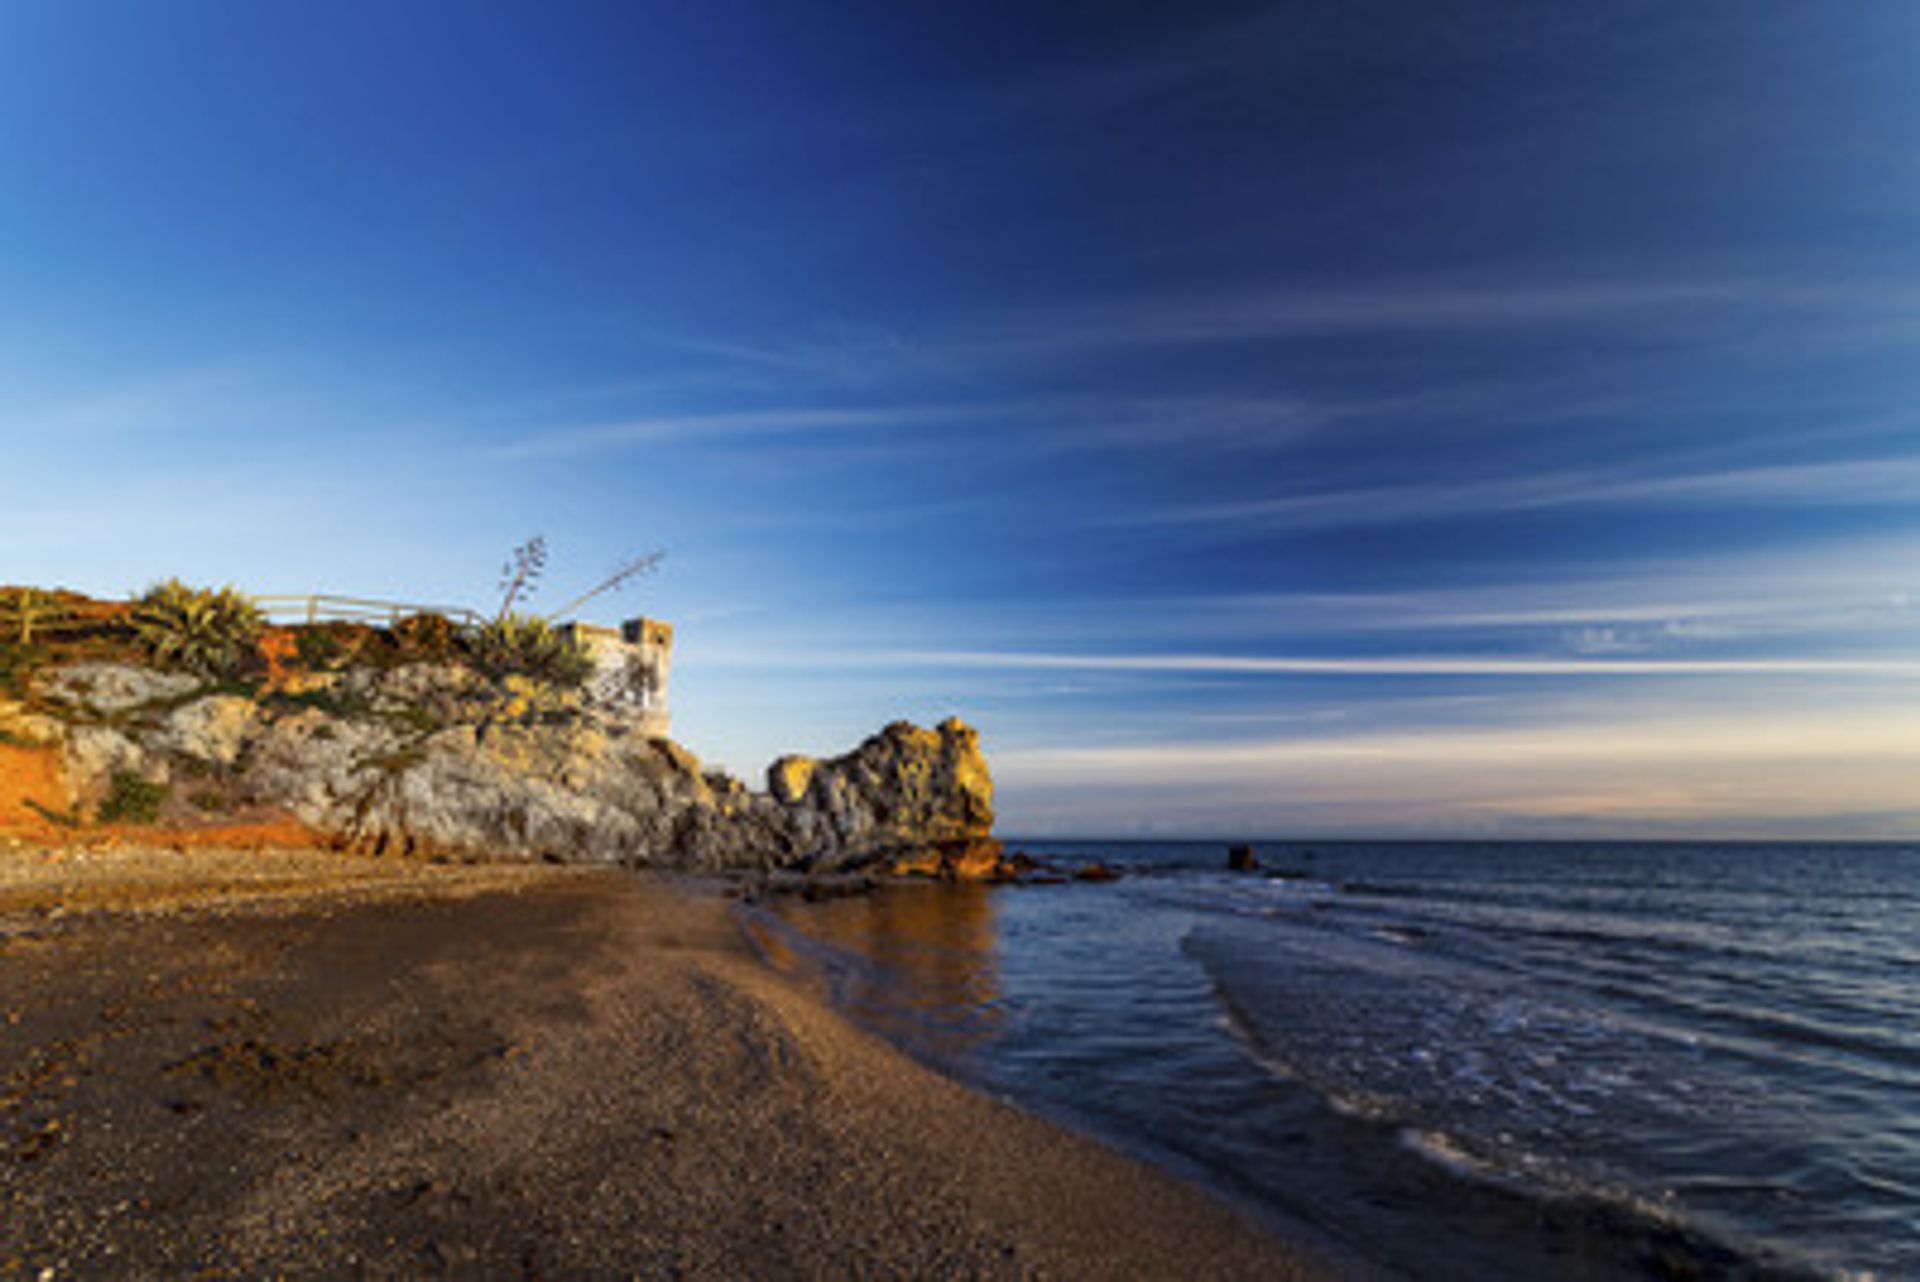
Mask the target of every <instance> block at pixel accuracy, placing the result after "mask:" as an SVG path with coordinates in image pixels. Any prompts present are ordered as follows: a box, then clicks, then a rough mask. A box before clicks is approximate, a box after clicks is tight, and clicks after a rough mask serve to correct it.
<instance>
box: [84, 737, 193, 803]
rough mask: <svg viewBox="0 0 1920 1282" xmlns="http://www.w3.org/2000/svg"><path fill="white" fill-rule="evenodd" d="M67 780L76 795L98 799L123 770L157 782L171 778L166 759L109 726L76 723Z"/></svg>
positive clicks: (90, 799) (88, 798) (87, 798)
mask: <svg viewBox="0 0 1920 1282" xmlns="http://www.w3.org/2000/svg"><path fill="white" fill-rule="evenodd" d="M64 747H65V749H66V752H65V756H66V765H67V782H68V784H69V786H70V787H71V789H72V791H73V792H74V794H75V795H76V796H79V797H82V798H85V799H86V800H89V801H96V800H98V799H99V798H100V797H102V796H104V795H105V794H106V791H107V789H108V788H109V787H110V786H111V785H112V782H113V776H114V775H116V774H120V773H122V772H124V773H127V774H132V775H138V776H140V777H141V778H143V779H149V780H152V781H153V782H155V783H164V782H166V780H167V769H166V762H165V760H164V758H162V757H160V756H158V755H157V754H154V753H149V752H148V751H146V749H144V748H143V747H141V745H140V744H139V743H137V742H135V741H134V740H133V739H131V738H129V737H128V736H127V735H124V734H122V733H121V732H120V731H118V730H114V729H111V728H109V727H107V726H75V727H73V728H72V730H70V731H69V732H68V733H67V735H66V742H65V744H64Z"/></svg>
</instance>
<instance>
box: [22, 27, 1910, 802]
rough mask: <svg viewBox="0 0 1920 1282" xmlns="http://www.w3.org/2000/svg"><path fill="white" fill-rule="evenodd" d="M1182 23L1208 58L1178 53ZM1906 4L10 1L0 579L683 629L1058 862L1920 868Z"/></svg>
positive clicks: (757, 687) (711, 680)
mask: <svg viewBox="0 0 1920 1282" xmlns="http://www.w3.org/2000/svg"><path fill="white" fill-rule="evenodd" d="M1197 8H1204V13H1201V14H1200V15H1199V16H1196V12H1195V11H1196V9H1197ZM1916 52H1920V8H1916V7H1915V6H1912V5H1910V4H1906V3H1904V2H1901V3H1895V2H1892V0H1886V2H1873V0H1862V2H1861V3H1854V4H1848V5H1844V6H1833V5H1814V4H1810V3H1797V4H1788V3H1780V2H1777V0H1741V2H1739V3H1690V4H1687V5H1672V4H1665V3H1653V2H1651V0H1649V2H1648V3H1626V2H1620V3H1603V4H1596V5H1589V6H1562V5H1555V6H1548V5H1539V4H1533V3H1512V4H1503V3H1430V4H1418V5H1415V4H1405V3H1398V4H1380V3H1366V2H1365V0H1361V2H1357V3H1355V2H1343V3H1331V2H1328V3H1294V4H1277V5H1257V6H1256V5H1245V6H1240V5H1232V4H1222V5H1215V6H1205V7H1196V6H1192V5H1174V4H1163V5H1131V4H1117V3H1105V4H1058V5H1045V6H1035V5H1011V4H981V3H969V4H954V5H911V6H902V5H881V4H874V5H849V4H835V5H809V4H801V3H794V2H792V0H787V2H783V3H778V4H773V3H767V4H746V3H715V4H702V5H679V4H652V5H647V4H628V3H619V4H614V3H609V4H588V3H565V4H550V5H538V6H536V5H529V4H504V3H503V4H474V3H466V2H462V3H440V4H435V3H426V2H424V0H422V2H416V3H409V4H406V5H393V4H387V3H352V2H346V3H336V4H330V5H325V6H314V5H291V4H270V3H240V2H239V0H229V2H222V3H211V2H190V0H181V2H180V3H175V4H168V5H152V4H145V3H133V2H131V0H119V2H106V0H102V2H98V3H95V2H92V0H81V2H76V0H59V2H58V3H52V2H49V3H39V2H37V0H14V2H13V3H10V4H6V5H4V6H0V173H4V174H5V175H6V177H5V180H4V182H0V432H3V433H4V438H5V442H6V446H7V449H6V458H7V463H6V469H7V477H8V480H9V481H10V484H9V485H8V487H7V489H8V499H7V501H6V502H5V503H4V504H3V505H0V580H7V581H32V582H43V583H59V584H64V585H67V586H72V587H76V588H81V589H84V590H89V591H93V592H97V593H101V594H118V593H122V592H126V591H129V590H132V589H137V588H139V587H141V586H143V585H144V584H145V583H147V582H149V581H151V580H153V579H155V578H158V577H163V576H166V575H170V574H179V575H182V576H184V577H187V578H189V579H195V580H202V581H211V582H226V581H232V582H236V583H238V584H240V585H242V586H244V587H248V588H251V589H254V590H258V591H289V592H291V591H299V592H304V591H313V590H328V591H343V592H354V593H360V594H366V595H376V596H393V597H400V598H404V599H410V600H431V601H440V600H446V601H453V602H466V603H471V604H474V605H478V606H484V605H486V604H487V603H488V602H489V600H490V599H491V597H492V595H493V591H492V589H493V581H494V577H495V572H496V569H497V567H498V565H499V562H500V561H501V559H502V558H503V556H504V554H505V553H506V551H507V549H508V548H509V547H511V546H512V545H513V544H515V543H517V542H519V541H520V540H522V539H524V538H525V537H527V536H528V535H530V534H532V533H534V532H536V531H539V532H544V533H545V534H546V536H547V538H548V540H549V542H550V543H551V544H552V546H553V561H552V569H551V571H550V578H549V583H548V586H547V587H546V589H545V595H544V597H543V598H537V599H536V604H538V601H539V600H540V599H545V600H547V601H549V602H550V603H553V604H557V603H558V602H559V601H561V600H564V599H565V597H566V596H567V595H570V593H568V592H567V589H568V588H570V587H573V586H575V585H581V586H584V585H585V584H586V583H588V582H591V581H592V580H593V579H594V578H596V577H597V576H599V575H600V574H603V573H605V572H606V571H607V570H609V569H610V568H611V567H612V566H613V565H614V564H616V563H617V562H618V561H619V559H620V558H621V557H622V556H623V555H625V554H627V553H630V552H634V551H640V550H645V549H648V548H653V547H664V548H666V549H667V550H668V554H669V555H668V560H667V562H666V564H665V566H664V568H663V570H662V572H661V573H660V574H659V575H658V576H657V577H655V578H653V579H651V580H649V581H647V582H646V583H645V584H644V585H643V587H642V588H641V589H639V590H638V591H637V592H634V593H631V594H629V595H627V596H625V597H623V598H619V599H616V600H615V601H613V602H612V603H610V604H609V605H608V606H607V607H606V609H605V610H604V611H603V612H602V613H603V616H604V617H605V618H608V619H611V618H614V617H618V616H619V615H621V614H625V613H638V612H645V613H648V614H653V615H657V616H660V617H664V618H667V619H669V620H672V621H673V622H674V623H675V624H676V625H677V626H678V628H679V649H678V657H677V660H676V672H675V690H674V705H675V716H676V725H677V727H678V731H679V734H680V735H681V737H682V738H683V739H684V740H685V741H686V742H687V743H688V744H689V746H691V747H693V748H694V749H695V750H696V751H698V752H700V753H701V754H702V755H704V756H706V757H708V758H709V759H713V760H718V761H720V762H722V763H724V764H726V765H727V766H729V767H731V768H733V769H735V770H737V771H740V772H742V773H748V774H753V773H757V771H758V770H759V768H760V767H761V766H762V765H763V764H764V762H765V761H766V760H767V759H769V758H770V757H771V756H773V755H774V754H775V753H776V752H779V751H782V750H786V749H793V748H797V749H803V750H809V751H816V752H826V751H835V750H839V749H842V748H845V747H847V746H850V745H851V744H852V743H853V742H855V741H857V740H858V739H859V738H860V737H861V736H862V735H863V734H864V733H866V732H868V731H869V730H871V729H872V728H874V727H875V726H877V725H878V724H880V723H882V722H884V721H886V720H889V719H892V718H894V717H896V716H907V717H912V718H915V719H919V720H923V721H926V720H932V719H938V718H939V717H941V716H944V715H946V714H948V713H959V714H960V715H963V716H965V717H966V718H968V719H969V720H971V721H974V722H975V723H977V724H979V725H980V726H981V727H982V729H983V730H984V732H985V734H986V738H987V744H988V747H989V750H990V752H991V754H992V756H993V759H994V762H995V767H996V774H997V776H998V778H999V781H1000V784H1001V794H1002V808H1003V816H1004V822H1003V827H1004V828H1005V829H1006V830H1008V831H1010V832H1013V833H1018V834H1035V835H1037V834H1042V833H1105V834H1126V833H1153V832H1193V833H1207V834H1214V833H1223V834H1224V833H1263V834H1276V835H1287V834H1293V833H1300V834H1332V833H1345V834H1355V835H1363V834H1391V835H1406V834H1411V835H1478V834H1494V835H1515V836H1524V835H1562V836H1578V835H1590V834H1611V835H1625V836H1632V835H1645V834H1653V835H1686V834H1691V833H1713V834H1722V835H1780V836H1798V835H1841V836H1871V835H1913V834H1914V833H1916V832H1920V646H1917V645H1916V642H1920V613H1917V612H1916V611H1917V609H1920V396H1916V393H1920V362H1916V361H1915V360H1914V359H1913V354H1914V351H1915V346H1916V340H1917V339H1920V262H1916V261H1915V260H1916V254H1915V250H1916V248H1920V235H1917V233H1920V145H1916V143H1915V141H1914V140H1915V139H1916V138H1920V78H1916V77H1915V76H1914V75H1913V74H1912V66H1913V60H1914V56H1915V54H1916Z"/></svg>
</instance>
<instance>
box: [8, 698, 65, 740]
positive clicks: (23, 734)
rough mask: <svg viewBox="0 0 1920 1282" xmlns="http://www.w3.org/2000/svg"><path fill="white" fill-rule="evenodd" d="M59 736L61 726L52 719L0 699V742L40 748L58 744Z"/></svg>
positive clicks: (21, 705) (20, 705)
mask: <svg viewBox="0 0 1920 1282" xmlns="http://www.w3.org/2000/svg"><path fill="white" fill-rule="evenodd" d="M60 735H61V725H60V723H59V722H58V721H55V720H54V719H53V718H52V717H43V716H41V715H40V714H39V713H37V712H30V711H28V709H27V707H26V706H25V705H24V704H20V703H16V702H14V701H13V700H11V699H0V742H7V741H12V742H15V743H18V744H21V745H24V746H26V747H30V748H40V747H46V746H48V745H50V744H57V743H59V742H60Z"/></svg>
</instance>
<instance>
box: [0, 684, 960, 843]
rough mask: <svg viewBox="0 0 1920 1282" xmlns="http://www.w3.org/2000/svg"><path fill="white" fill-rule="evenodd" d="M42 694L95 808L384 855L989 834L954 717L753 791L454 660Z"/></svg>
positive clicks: (616, 718)
mask: <svg viewBox="0 0 1920 1282" xmlns="http://www.w3.org/2000/svg"><path fill="white" fill-rule="evenodd" d="M35 696H36V698H35V700H34V702H35V703H36V704H37V705H38V706H39V707H41V708H42V709H45V710H46V712H45V715H41V716H39V717H38V718H37V719H36V720H35V721H34V722H33V726H32V728H33V729H35V730H36V731H37V732H39V736H40V737H41V738H42V739H43V740H45V741H49V742H53V743H55V744H56V745H57V747H58V748H59V750H60V751H61V753H62V754H63V756H64V761H65V765H66V770H67V776H68V781H69V783H70V785H71V788H72V792H73V795H74V799H75V801H76V803H77V804H78V805H80V806H81V807H82V808H83V809H84V808H85V807H87V806H90V805H97V804H98V802H99V801H100V799H101V798H102V797H103V796H104V795H105V794H106V792H107V791H108V789H109V787H110V786H111V784H112V781H113V779H114V778H115V777H116V776H118V775H121V774H131V775H135V776H137V777H139V778H140V779H142V780H145V781H147V782H149V783H154V784H159V785H168V786H170V787H171V786H173V785H181V786H182V788H184V787H186V786H190V787H191V788H192V789H194V790H196V794H195V795H197V796H198V797H200V799H201V801H200V803H199V804H207V805H211V804H215V803H216V802H217V803H218V804H222V805H227V804H231V805H232V806H234V807H239V808H247V807H252V808H266V809H272V810H275V811H280V812H284V813H287V814H291V815H292V816H294V817H295V818H298V819H299V820H301V821H302V822H303V823H305V824H306V825H308V826H309V827H311V828H313V829H314V830H315V831H317V832H319V833H322V834H324V835H326V836H327V837H329V838H331V839H333V840H336V841H339V842H341V843H343V844H351V845H355V846H360V847H366V848H372V849H394V850H410V851H424V852H445V853H450V854H460V855H470V856H485V857H505V858H521V859H551V860H558V861H564V862H594V863H617V864H625V865H630V866H646V867H659V868H676V869H697V870H715V869H721V868H740V867H745V868H779V867H805V868H818V869H836V868H851V867H856V866H859V865H862V864H864V863H867V862H872V861H875V860H879V859H881V858H891V857H894V856H897V855H898V854H899V853H900V852H902V851H905V850H909V849H912V848H916V847H924V846H942V845H949V844H962V843H966V842H969V841H975V840H978V839H980V838H984V837H986V836H987V835H988V834H989V832H990V829H991V827H992V823H993V784H992V780H991V777H990V776H989V774H988V770H987V765H986V761H985V759H984V757H983V756H982V755H981V752H980V746H979V736H978V734H977V733H976V732H975V731H974V730H972V729H971V728H970V727H968V726H966V725H964V724H962V723H961V722H959V721H957V720H956V721H948V722H946V723H945V724H943V725H941V726H940V727H938V728H937V729H934V730H924V729H921V728H919V727H916V726H912V725H909V724H907V723H905V722H898V723H895V724H894V725H891V726H888V727H887V728H886V729H885V730H883V731H882V732H881V733H879V734H877V735H874V736H873V737H872V738H870V739H868V740H867V741H866V742H865V743H863V744H861V745H860V747H858V748H857V749H855V750H854V751H853V752H851V753H848V754H847V755H845V756H842V757H836V758H832V759H829V760H824V761H815V760H813V759H811V758H804V757H787V758H782V759H781V761H779V762H776V763H775V765H774V767H773V768H772V769H771V770H770V771H769V779H768V783H769V791H768V792H767V793H754V792H750V791H749V790H748V789H747V788H746V787H745V786H744V785H742V784H741V783H740V782H739V781H738V780H735V779H733V778H731V777H729V776H727V775H725V774H723V773H721V772H718V771H713V770H708V769H704V768H703V767H702V765H701V763H700V761H699V759H698V758H697V757H695V756H694V755H693V754H692V753H690V752H688V751H687V750H686V749H685V748H683V747H681V746H680V745H679V744H676V743H674V742H672V741H671V740H668V739H663V738H657V737H654V736H652V735H650V734H648V733H647V732H646V723H645V722H643V721H641V720H639V719H636V718H634V717H632V716H629V715H624V710H623V709H620V708H616V707H610V706H606V705H604V704H602V703H599V702H597V701H596V700H595V699H594V697H593V695H592V693H591V691H590V690H589V691H565V690H558V689H555V688H552V687H549V686H542V685H537V684H535V683H532V682H528V681H525V680H522V679H520V678H507V679H506V680H504V681H501V682H494V681H491V680H488V679H487V678H484V677H481V676H479V675H477V674H476V673H474V672H472V671H471V670H469V669H466V668H464V667H460V666H458V665H450V664H413V665H408V666H403V667H398V668H393V669H388V670H379V669H351V670H348V671H345V672H338V673H329V674H324V675H323V676H320V677H317V678H315V679H312V680H308V681H306V682H304V683H303V684H302V685H301V686H300V687H298V688H280V689H272V688H269V689H268V690H265V691H262V692H259V693H257V694H254V695H252V696H251V697H249V696H247V695H245V694H238V693H234V692H232V691H230V690H218V689H213V688H210V687H208V686H206V685H204V683H201V682H199V681H197V680H196V679H194V678H190V677H176V676H169V675H165V674H157V673H152V672H147V671H145V670H143V669H138V668H132V667H126V666H122V665H113V664H83V665H75V666H72V667H67V668H64V669H60V670H58V671H56V672H51V673H47V674H43V675H42V677H41V678H40V680H39V682H38V683H37V685H36V688H35ZM16 715H17V716H24V715H26V714H25V712H24V711H22V712H21V713H19V714H16ZM182 788H175V789H174V791H176V792H177V791H181V790H182ZM209 797H212V798H213V800H212V801H208V800H207V799H208V798H209ZM177 808H178V803H176V809H177Z"/></svg>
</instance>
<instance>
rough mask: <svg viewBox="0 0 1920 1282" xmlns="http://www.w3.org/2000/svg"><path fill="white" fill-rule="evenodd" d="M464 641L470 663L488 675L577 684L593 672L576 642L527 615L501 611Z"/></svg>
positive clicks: (583, 651) (589, 662) (552, 683)
mask: <svg viewBox="0 0 1920 1282" xmlns="http://www.w3.org/2000/svg"><path fill="white" fill-rule="evenodd" d="M468 644H469V646H470V647H471V649H472V652H473V663H474V666H475V667H477V668H479V669H480V670H481V671H482V672H484V673H486V674H487V675H489V676H494V677H506V676H523V677H528V678H531V679H532V680H535V681H544V682H546V683H548V684H549V685H557V686H578V685H583V684H585V683H586V680H587V678H588V677H589V676H591V675H593V660H592V659H591V658H589V657H588V656H587V652H586V651H585V650H584V649H582V648H581V647H580V645H579V643H578V642H576V641H574V640H572V639H571V638H569V637H566V636H563V635H561V634H560V633H559V632H557V631H555V630H554V628H553V627H552V626H551V625H550V624H548V622H547V621H546V620H545V619H536V618H533V617H531V616H529V615H524V614H504V615H502V616H500V617H499V618H497V619H495V620H493V621H492V622H491V623H488V624H485V625H483V626H481V627H479V628H476V629H474V631H473V633H472V634H471V636H470V638H469V641H468Z"/></svg>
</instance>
